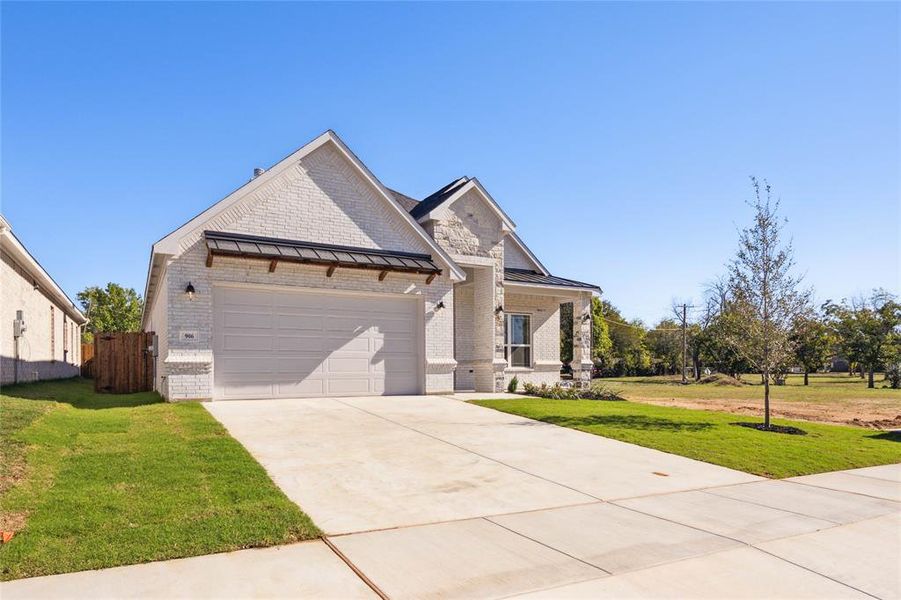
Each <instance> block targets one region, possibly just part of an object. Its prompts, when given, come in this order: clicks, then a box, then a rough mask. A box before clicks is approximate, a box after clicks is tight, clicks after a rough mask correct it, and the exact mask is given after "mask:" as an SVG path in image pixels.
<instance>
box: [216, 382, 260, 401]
mask: <svg viewBox="0 0 901 600" xmlns="http://www.w3.org/2000/svg"><path fill="white" fill-rule="evenodd" d="M217 388H218V395H219V396H220V397H223V398H269V397H271V396H272V395H273V387H272V382H269V381H261V382H255V381H236V382H225V383H223V384H220V385H219V386H217Z"/></svg>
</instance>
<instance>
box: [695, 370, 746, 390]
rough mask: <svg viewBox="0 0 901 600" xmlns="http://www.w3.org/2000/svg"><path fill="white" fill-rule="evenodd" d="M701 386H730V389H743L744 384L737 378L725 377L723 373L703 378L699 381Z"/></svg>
mask: <svg viewBox="0 0 901 600" xmlns="http://www.w3.org/2000/svg"><path fill="white" fill-rule="evenodd" d="M698 383H700V384H706V385H720V386H729V387H741V386H743V385H744V384H743V383H742V382H741V381H739V380H738V379H736V378H735V377H730V376H729V375H723V374H722V373H714V374H713V375H707V376H706V377H702V378H700V379H699V380H698Z"/></svg>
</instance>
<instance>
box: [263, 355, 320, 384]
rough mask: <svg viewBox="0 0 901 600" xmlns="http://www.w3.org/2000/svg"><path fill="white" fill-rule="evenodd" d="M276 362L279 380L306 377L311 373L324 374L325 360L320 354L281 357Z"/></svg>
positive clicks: (275, 369)
mask: <svg viewBox="0 0 901 600" xmlns="http://www.w3.org/2000/svg"><path fill="white" fill-rule="evenodd" d="M272 362H274V365H275V366H274V368H273V371H274V372H275V373H277V374H278V379H279V381H288V380H291V379H297V378H298V377H300V378H304V377H308V376H310V375H322V373H323V369H324V366H323V362H322V359H321V358H320V357H318V356H292V357H280V358H278V359H277V360H275V361H270V363H272Z"/></svg>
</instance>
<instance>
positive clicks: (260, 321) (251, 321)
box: [223, 307, 272, 330]
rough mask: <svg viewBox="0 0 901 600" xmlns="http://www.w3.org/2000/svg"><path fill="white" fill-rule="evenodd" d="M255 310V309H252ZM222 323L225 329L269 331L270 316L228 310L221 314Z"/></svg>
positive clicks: (248, 311)
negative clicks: (222, 317)
mask: <svg viewBox="0 0 901 600" xmlns="http://www.w3.org/2000/svg"><path fill="white" fill-rule="evenodd" d="M254 308H255V309H256V307H254ZM223 316H224V319H223V322H224V325H225V326H226V327H229V328H232V327H236V328H246V329H266V330H268V329H270V328H271V327H272V314H271V313H262V312H254V311H251V310H247V311H238V310H235V309H234V308H230V309H229V310H227V311H224V312H223Z"/></svg>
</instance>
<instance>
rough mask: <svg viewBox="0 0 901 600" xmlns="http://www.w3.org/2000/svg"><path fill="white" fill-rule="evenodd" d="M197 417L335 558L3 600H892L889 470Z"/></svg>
mask: <svg viewBox="0 0 901 600" xmlns="http://www.w3.org/2000/svg"><path fill="white" fill-rule="evenodd" d="M208 409H209V410H210V411H211V412H212V413H213V414H214V415H216V417H217V418H219V419H220V421H222V422H223V423H224V424H225V425H226V427H228V429H229V431H230V432H231V433H232V434H233V435H234V436H235V437H236V438H237V439H239V440H240V441H241V442H242V443H243V444H244V445H245V446H246V447H247V448H248V449H249V450H250V451H251V452H252V453H253V454H254V456H256V458H257V459H258V460H259V461H260V462H261V464H263V466H264V467H265V468H266V469H267V470H268V471H269V473H270V475H272V477H273V479H274V480H275V481H276V483H278V484H279V485H280V486H281V487H282V489H284V490H285V492H286V493H287V494H288V495H289V496H290V497H291V498H292V499H294V500H295V501H297V502H298V503H299V504H300V505H301V506H302V507H303V508H304V509H305V510H306V511H307V512H308V513H309V514H310V515H311V516H312V517H313V519H314V521H315V522H316V523H317V524H318V525H319V526H320V527H322V528H323V529H324V530H325V531H327V532H328V533H329V537H328V540H329V543H330V544H331V545H332V546H333V548H334V551H333V550H332V548H329V547H328V546H327V545H326V544H325V543H323V542H308V543H304V544H296V545H292V546H285V547H281V548H271V549H266V550H246V551H241V552H235V553H230V554H222V555H213V556H206V557H197V558H188V559H182V560H178V561H167V562H160V563H152V564H147V565H134V566H129V567H121V568H117V569H108V570H104V571H96V572H86V573H76V574H72V575H60V576H54V577H45V578H36V579H31V580H21V581H16V582H9V583H5V584H3V585H2V586H0V589H2V592H0V593H2V595H3V598H4V600H5V599H6V598H39V597H42V598H49V597H53V598H66V597H88V596H90V597H153V598H163V597H167V598H168V597H213V596H215V597H320V598H345V597H358V596H367V595H370V596H371V595H374V594H375V593H376V592H374V591H373V589H374V590H377V592H378V593H379V594H381V595H383V596H387V597H391V598H439V597H440V598H504V597H518V596H532V595H534V596H535V597H544V598H598V597H600V598H603V597H609V598H626V597H635V598H639V597H642V598H657V597H659V598H685V597H708V598H723V597H733V598H735V597H748V598H775V597H778V598H784V597H797V598H806V597H810V598H813V597H816V598H831V597H835V598H844V597H873V596H875V597H879V598H886V599H888V598H899V597H901V534H899V532H901V502H899V498H901V497H899V488H901V465H888V466H884V467H871V468H867V469H858V470H853V471H844V472H839V473H824V474H822V475H812V476H808V477H799V478H794V479H790V480H781V481H773V480H764V479H761V478H758V477H753V476H750V475H747V474H744V473H738V472H735V471H730V470H729V469H723V468H721V467H717V466H714V465H710V464H707V463H701V462H697V461H692V460H689V459H686V458H682V457H678V456H673V455H670V454H665V453H662V452H657V451H654V450H649V449H647V448H640V447H638V446H632V445H630V444H624V443H622V442H617V441H614V440H609V439H606V438H601V437H598V436H593V435H590V434H587V433H582V432H578V431H573V430H568V429H563V428H559V427H555V426H553V425H547V424H544V423H536V422H535V421H530V420H528V419H522V418H520V417H515V416H511V415H506V414H503V413H499V412H496V411H492V410H489V409H484V408H480V407H477V406H473V405H469V404H465V403H462V402H459V401H458V400H454V399H448V398H436V397H425V398H423V397H409V398H357V399H323V400H289V401H257V402H252V403H242V402H229V403H219V404H211V405H208ZM349 564H350V565H353V567H354V569H355V570H356V572H355V571H354V570H353V569H351V567H350V566H348V565H349ZM358 573H360V574H362V576H363V577H365V579H366V580H367V582H368V583H369V584H371V586H372V588H370V587H369V585H368V584H367V583H364V581H363V579H362V578H361V577H360V576H359V575H358Z"/></svg>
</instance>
